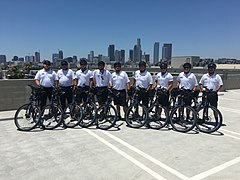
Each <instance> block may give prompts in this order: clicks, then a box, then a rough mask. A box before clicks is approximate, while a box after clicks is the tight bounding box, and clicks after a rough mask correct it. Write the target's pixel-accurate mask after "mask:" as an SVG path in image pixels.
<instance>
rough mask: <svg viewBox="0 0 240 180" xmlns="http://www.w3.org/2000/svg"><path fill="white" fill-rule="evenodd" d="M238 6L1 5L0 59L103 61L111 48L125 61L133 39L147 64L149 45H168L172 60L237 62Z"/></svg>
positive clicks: (222, 2) (158, 0)
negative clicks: (92, 57)
mask: <svg viewBox="0 0 240 180" xmlns="http://www.w3.org/2000/svg"><path fill="white" fill-rule="evenodd" d="M239 5H240V2H239V1H237V0H230V1H226V0H212V1H208V0H203V1H199V2H198V1H197V2H196V1H189V0H186V1H177V0H173V1H162V0H153V1H144V0H139V1H138V3H136V2H132V1H127V0H122V1H121V2H120V1H111V0H103V1H97V0H92V1H87V0H81V1H76V0H71V1H65V2H59V1H56V0H53V1H46V0H43V1H40V2H37V1H30V0H22V1H17V0H10V1H1V2H0V6H1V7H2V9H1V12H0V22H1V29H0V54H3V55H6V56H7V59H8V60H11V59H12V58H13V56H14V55H17V56H19V57H25V56H26V55H34V52H36V51H40V53H41V59H51V57H52V54H53V53H54V52H58V49H61V50H63V51H64V57H69V56H73V55H76V56H77V57H87V56H88V54H89V53H90V51H94V53H95V54H96V55H97V54H103V55H108V46H109V45H110V44H114V45H115V49H119V50H121V49H123V50H125V52H126V54H125V56H126V60H127V58H128V57H129V54H128V53H129V51H130V49H133V46H134V44H135V43H136V39H138V38H139V39H141V49H142V53H144V52H146V53H147V54H150V56H151V59H153V50H154V43H155V42H160V44H161V45H162V44H164V43H171V44H172V45H173V52H172V56H185V55H197V56H201V57H203V58H214V59H217V58H222V57H228V58H236V59H240V53H239V50H238V48H239V47H240V25H239V23H238V21H239V20H238V7H239ZM160 54H161V51H160ZM160 56H161V55H160Z"/></svg>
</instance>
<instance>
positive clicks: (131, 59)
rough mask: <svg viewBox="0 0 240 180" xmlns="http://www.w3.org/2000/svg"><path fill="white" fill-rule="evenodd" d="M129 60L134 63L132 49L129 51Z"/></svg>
mask: <svg viewBox="0 0 240 180" xmlns="http://www.w3.org/2000/svg"><path fill="white" fill-rule="evenodd" d="M129 60H130V61H133V50H132V49H130V50H129Z"/></svg>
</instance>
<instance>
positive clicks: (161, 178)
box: [84, 129, 166, 180]
mask: <svg viewBox="0 0 240 180" xmlns="http://www.w3.org/2000/svg"><path fill="white" fill-rule="evenodd" d="M84 131H86V132H87V133H88V134H90V135H92V136H93V137H95V138H96V139H98V140H99V141H101V142H102V143H104V144H105V145H107V146H108V147H110V148H111V149H112V150H114V151H116V152H117V153H118V154H120V155H122V156H123V157H125V158H126V159H127V160H129V161H131V162H132V163H133V164H135V165H136V166H138V167H140V168H141V169H142V170H144V171H146V172H147V173H148V174H150V175H151V176H153V177H154V178H156V179H159V180H166V179H165V178H164V177H162V176H160V175H159V174H158V173H156V172H155V171H153V170H151V169H150V168H148V167H147V166H145V165H144V164H142V163H141V162H139V161H137V160H136V159H134V158H133V157H132V156H130V155H128V154H127V153H125V152H124V151H122V150H120V149H119V148H117V147H116V146H114V145H112V144H110V143H109V142H108V141H106V140H105V139H103V138H101V137H100V136H98V135H97V134H95V133H93V132H91V131H90V130H88V129H84Z"/></svg>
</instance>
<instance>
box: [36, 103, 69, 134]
mask: <svg viewBox="0 0 240 180" xmlns="http://www.w3.org/2000/svg"><path fill="white" fill-rule="evenodd" d="M40 117H41V121H40V122H41V125H42V126H43V127H44V128H45V129H47V130H52V129H55V128H57V127H58V126H60V124H61V123H62V122H63V117H64V112H63V110H62V108H60V107H59V106H57V105H56V104H53V105H51V104H48V105H46V106H44V107H43V109H42V112H41V116H40Z"/></svg>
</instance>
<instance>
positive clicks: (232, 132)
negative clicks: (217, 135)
mask: <svg viewBox="0 0 240 180" xmlns="http://www.w3.org/2000/svg"><path fill="white" fill-rule="evenodd" d="M221 130H222V131H226V132H229V133H231V134H236V135H239V136H240V133H237V132H234V131H229V130H227V129H223V128H221Z"/></svg>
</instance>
